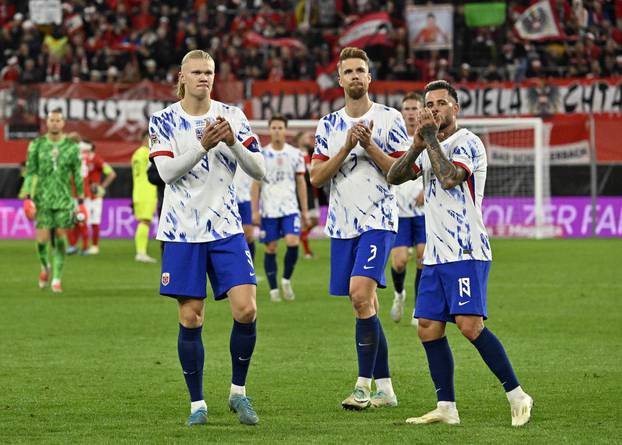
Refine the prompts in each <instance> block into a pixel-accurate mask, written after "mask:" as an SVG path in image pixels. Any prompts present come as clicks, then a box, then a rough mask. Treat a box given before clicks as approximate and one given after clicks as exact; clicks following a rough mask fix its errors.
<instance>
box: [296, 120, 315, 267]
mask: <svg viewBox="0 0 622 445" xmlns="http://www.w3.org/2000/svg"><path fill="white" fill-rule="evenodd" d="M294 143H295V144H296V146H297V147H298V148H299V149H300V151H301V152H302V155H303V156H304V160H305V183H306V184H307V208H308V212H309V224H308V225H307V226H306V227H303V228H302V231H301V232H300V242H301V243H302V249H303V251H304V257H303V258H305V259H312V258H314V257H315V255H314V254H313V251H312V250H311V247H310V246H309V234H310V233H311V231H312V230H313V228H314V227H315V226H317V225H318V224H319V222H320V202H319V198H318V194H319V191H318V189H316V188H315V187H313V186H312V185H311V176H310V175H309V171H310V170H311V157H312V156H313V145H314V143H315V135H314V134H313V132H311V131H300V132H298V134H296V138H295V139H294Z"/></svg>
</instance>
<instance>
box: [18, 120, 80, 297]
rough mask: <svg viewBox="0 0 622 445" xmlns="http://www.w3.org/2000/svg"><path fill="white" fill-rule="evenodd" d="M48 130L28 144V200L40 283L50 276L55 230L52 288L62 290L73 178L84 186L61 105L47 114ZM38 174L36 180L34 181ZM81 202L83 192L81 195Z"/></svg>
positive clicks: (72, 207) (72, 205) (75, 146)
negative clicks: (52, 238)
mask: <svg viewBox="0 0 622 445" xmlns="http://www.w3.org/2000/svg"><path fill="white" fill-rule="evenodd" d="M46 124H47V133H46V134H45V135H44V136H40V137H38V138H36V139H35V140H34V141H32V142H31V143H30V145H29V146H28V160H27V161H26V179H25V191H26V196H25V198H26V199H25V201H24V209H25V212H26V214H27V215H31V216H34V217H35V219H36V231H35V233H36V234H35V237H36V240H37V252H38V255H39V261H40V263H41V272H40V274H39V287H41V288H44V287H47V286H48V281H49V276H50V265H49V251H48V242H49V240H50V232H51V231H54V232H55V233H54V238H55V242H54V254H53V256H52V268H51V269H52V291H53V292H62V286H61V277H62V272H63V265H64V262H65V247H66V244H65V236H66V230H67V229H70V228H71V227H73V224H74V219H75V212H76V204H75V202H74V199H73V196H72V182H71V181H72V178H73V181H74V183H75V186H76V190H80V191H81V190H82V187H83V186H82V175H81V173H80V154H79V150H78V144H77V143H76V141H74V140H73V139H71V138H69V137H67V136H66V135H65V134H64V133H63V128H64V126H65V119H64V117H63V113H62V111H61V110H60V109H54V110H52V111H50V112H49V113H48V116H47V121H46ZM34 178H36V184H35V181H34ZM78 199H79V203H80V206H82V201H83V199H84V195H83V193H82V192H80V193H79V195H78Z"/></svg>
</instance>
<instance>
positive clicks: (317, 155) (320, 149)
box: [312, 119, 330, 161]
mask: <svg viewBox="0 0 622 445" xmlns="http://www.w3.org/2000/svg"><path fill="white" fill-rule="evenodd" d="M329 132H330V123H329V122H328V120H326V119H322V120H320V122H319V123H318V124H317V129H316V130H315V146H314V147H313V156H312V159H320V160H322V161H328V160H329V159H330V156H328V133H329Z"/></svg>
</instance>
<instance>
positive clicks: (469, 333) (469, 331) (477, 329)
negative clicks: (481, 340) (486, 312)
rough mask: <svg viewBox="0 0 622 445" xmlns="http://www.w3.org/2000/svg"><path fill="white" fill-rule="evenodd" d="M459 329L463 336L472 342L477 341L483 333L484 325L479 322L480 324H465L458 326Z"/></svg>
mask: <svg viewBox="0 0 622 445" xmlns="http://www.w3.org/2000/svg"><path fill="white" fill-rule="evenodd" d="M458 329H460V332H461V333H462V335H464V336H465V337H466V338H468V339H469V340H470V341H473V340H475V339H476V338H477V337H479V334H481V333H482V329H484V325H483V324H482V323H481V322H480V321H479V320H478V322H463V323H460V324H458Z"/></svg>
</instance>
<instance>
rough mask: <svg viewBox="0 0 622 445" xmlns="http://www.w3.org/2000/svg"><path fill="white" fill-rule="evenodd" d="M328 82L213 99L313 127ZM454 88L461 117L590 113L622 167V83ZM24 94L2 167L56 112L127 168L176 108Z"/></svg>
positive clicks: (123, 98)
mask: <svg viewBox="0 0 622 445" xmlns="http://www.w3.org/2000/svg"><path fill="white" fill-rule="evenodd" d="M326 77H327V79H326V80H327V82H326V86H325V87H324V88H320V86H319V85H318V83H317V82H316V81H282V82H269V81H255V82H253V83H252V88H251V94H250V98H249V99H246V100H243V99H242V98H241V97H242V94H243V84H242V83H241V82H235V85H230V84H223V83H220V84H218V85H217V87H216V88H215V91H214V96H215V98H216V99H219V100H220V99H222V100H224V101H226V102H227V103H234V104H237V105H239V106H241V107H243V108H244V111H245V113H246V115H247V116H248V117H249V119H268V118H269V117H270V116H272V115H273V114H274V113H281V114H284V115H286V116H287V117H289V118H291V119H317V118H319V117H321V116H323V115H326V114H328V113H330V112H333V111H335V110H338V109H340V108H342V107H343V105H344V103H343V91H342V90H341V89H340V88H331V87H330V86H331V85H330V74H326ZM423 87H424V84H423V83H421V82H401V81H391V82H381V81H378V82H372V84H371V87H370V95H371V97H372V99H373V100H374V101H376V102H379V103H383V104H386V105H389V106H392V107H395V108H399V107H400V105H401V100H402V97H404V95H405V94H406V93H408V92H410V91H413V90H421V89H423ZM456 88H457V90H458V95H459V99H460V103H461V108H462V111H461V116H462V117H475V116H477V117H481V116H487V117H493V116H509V117H512V116H530V115H534V114H535V115H541V116H544V117H545V118H546V116H552V117H551V118H550V119H552V122H553V123H554V126H556V125H558V123H559V122H560V119H566V118H570V117H571V116H582V117H583V119H585V115H584V114H582V113H592V112H593V113H594V121H595V124H596V146H597V157H598V161H599V162H620V161H622V150H620V148H619V146H618V145H617V140H616V138H612V137H611V134H614V133H617V132H618V131H619V128H620V125H621V124H622V78H610V79H566V80H555V81H546V83H534V82H523V83H521V84H514V83H509V82H499V83H491V84H456ZM29 91H30V93H26V92H24V90H23V89H20V88H19V87H17V88H16V85H15V84H12V83H0V141H2V142H3V147H2V150H0V164H19V163H21V162H22V161H24V159H25V158H26V149H27V145H28V141H29V139H30V138H27V137H25V135H26V134H27V133H26V130H27V126H28V125H31V124H32V123H33V122H37V121H38V122H39V125H40V131H43V130H44V124H45V117H46V114H47V113H48V111H49V110H51V109H53V108H56V107H58V108H60V109H61V110H63V112H64V113H65V116H66V118H67V124H66V127H65V130H66V131H67V132H72V131H75V132H78V133H79V134H80V135H81V136H82V137H83V138H87V139H91V140H92V141H93V142H94V143H95V145H96V149H97V151H98V152H99V153H100V154H101V155H102V156H103V157H104V159H106V161H107V162H109V163H127V162H129V160H130V157H131V155H132V153H133V152H134V150H136V148H138V146H139V145H140V134H141V132H142V131H143V130H144V129H146V127H147V122H148V119H149V116H150V115H151V114H152V113H153V112H155V111H157V110H160V109H162V108H164V107H166V106H167V105H169V104H171V103H173V102H175V101H176V100H177V98H176V96H175V91H174V88H173V86H172V85H169V84H158V83H152V82H149V81H143V82H140V83H137V84H124V85H122V84H104V83H89V82H81V83H71V84H35V85H30V86H29ZM219 91H220V93H219ZM236 98H237V101H236ZM546 119H547V120H548V119H549V118H546ZM28 134H30V133H28ZM12 138H15V139H12ZM568 142H569V143H570V142H576V141H574V140H573V141H568Z"/></svg>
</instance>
